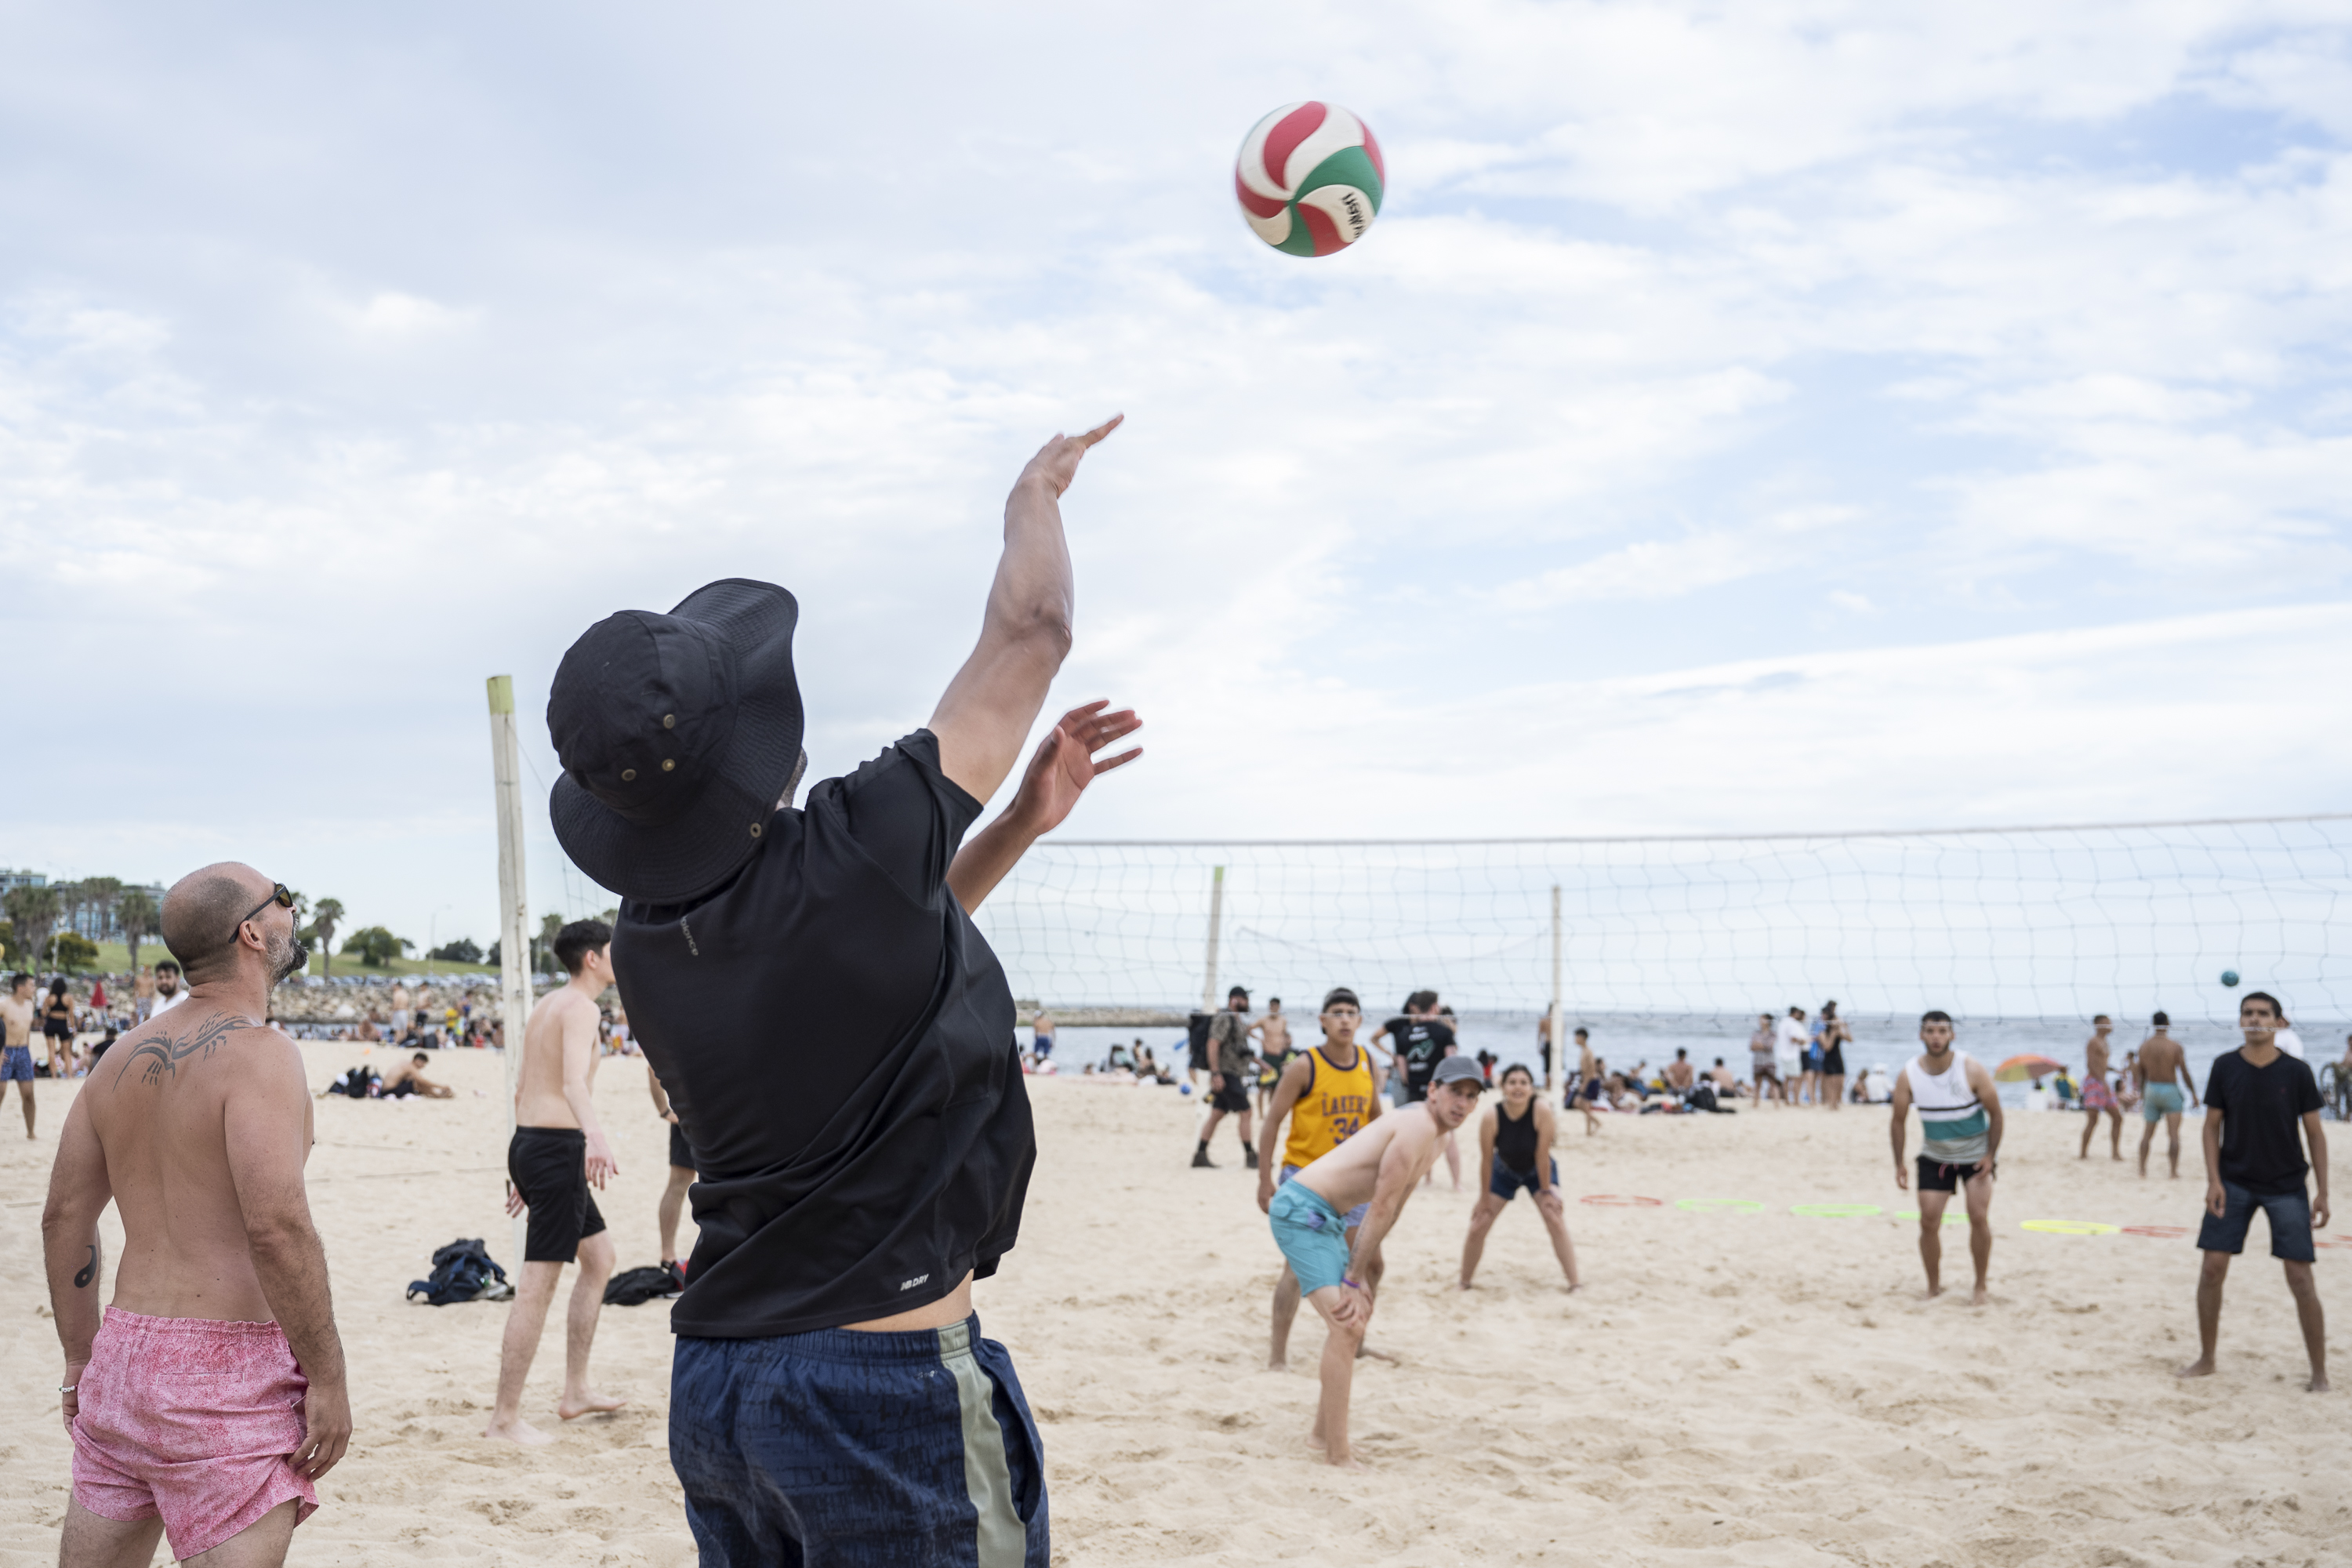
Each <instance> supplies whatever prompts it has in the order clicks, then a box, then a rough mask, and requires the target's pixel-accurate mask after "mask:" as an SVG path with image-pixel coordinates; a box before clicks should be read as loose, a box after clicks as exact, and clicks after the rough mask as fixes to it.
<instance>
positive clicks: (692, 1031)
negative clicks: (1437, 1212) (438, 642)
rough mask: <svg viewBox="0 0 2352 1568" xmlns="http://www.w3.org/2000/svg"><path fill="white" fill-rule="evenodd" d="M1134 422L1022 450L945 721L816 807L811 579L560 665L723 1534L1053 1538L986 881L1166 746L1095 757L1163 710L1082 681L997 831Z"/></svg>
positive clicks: (618, 620)
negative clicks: (1028, 455)
mask: <svg viewBox="0 0 2352 1568" xmlns="http://www.w3.org/2000/svg"><path fill="white" fill-rule="evenodd" d="M1116 426H1118V420H1117V419H1113V420H1111V421H1110V422H1109V423H1108V424H1106V425H1103V426H1099V427H1097V428H1096V429H1094V430H1090V431H1088V432H1087V433H1086V434H1085V435H1083V436H1079V437H1059V436H1057V437H1055V438H1054V439H1053V440H1051V441H1049V442H1047V443H1046V444H1045V447H1044V448H1043V449H1042V450H1040V451H1039V452H1038V454H1037V455H1036V457H1034V458H1032V459H1031V460H1030V462H1029V464H1028V466H1027V467H1026V468H1024V469H1023V470H1022V474H1021V478H1020V479H1019V480H1018V481H1017V482H1016V483H1015V484H1014V486H1013V493H1012V496H1011V498H1010V499H1009V500H1007V501H1006V503H1005V510H1004V553H1003V558H1002V560H1001V561H1000V562H999V563H998V565H997V569H996V577H995V581H994V584H992V587H991V588H990V590H989V595H988V605H987V610H986V613H985V615H984V616H983V619H982V627H981V636H980V641H979V644H978V646H977V647H975V648H974V649H973V650H972V653H971V657H970V658H967V659H966V660H965V661H964V665H963V668H961V670H959V671H958V672H957V673H956V676H955V678H954V679H952V680H951V681H950V682H949V684H948V689H947V692H946V694H945V695H944V696H943V697H941V698H940V703H939V706H938V708H937V709H936V710H934V711H933V713H932V715H931V720H930V722H929V725H928V726H926V727H925V728H923V729H920V730H918V731H915V732H914V733H913V734H911V735H908V737H906V738H905V739H904V740H901V741H899V742H898V743H897V744H895V745H892V746H890V747H888V748H887V749H886V750H885V751H884V752H882V753H881V755H879V756H877V757H876V758H874V759H873V760H871V761H869V762H867V763H864V764H862V765H861V766H859V767H858V768H857V769H856V772H854V773H851V774H849V776H847V777H846V778H837V779H826V780H824V781H823V782H822V783H820V784H816V785H815V786H814V787H813V788H812V789H811V790H810V791H809V792H808V798H807V802H806V804H805V805H804V806H803V807H801V808H798V809H795V808H794V807H793V795H794V792H795V791H796V790H797V789H798V787H799V784H800V778H801V773H802V770H803V767H804V766H805V765H806V762H807V757H806V754H805V753H804V752H803V751H802V750H801V724H802V714H801V702H800V691H799V687H798V685H797V682H796V680H795V677H794V674H793V656H792V633H793V622H794V620H795V617H796V616H797V614H798V606H797V605H796V604H795V603H794V601H793V596H792V595H790V594H787V593H786V592H784V591H783V590H782V588H778V587H775V586H772V585H771V584H764V583H756V582H749V581H744V580H740V579H729V580H727V581H723V582H719V583H713V584H709V586H707V587H704V588H702V589H700V590H698V591H697V592H696V593H694V594H691V595H688V597H687V598H686V599H685V601H684V602H683V603H681V604H679V605H677V608H676V609H674V610H673V611H671V612H670V613H669V614H668V615H667V616H658V615H653V614H650V613H646V612H639V611H626V612H624V613H622V614H620V615H616V616H611V617H610V618H608V619H606V620H604V621H602V622H600V623H598V624H597V625H596V626H593V627H591V628H589V630H588V632H587V633H586V634H585V635H584V636H583V637H581V639H580V640H579V641H578V642H577V643H575V644H573V645H572V649H571V651H570V652H569V653H567V654H566V655H565V656H564V658H563V663H562V667H561V668H559V669H558V671H557V672H556V678H555V683H554V687H553V689H552V691H551V695H550V697H549V700H548V727H549V730H550V731H551V733H552V736H553V739H554V742H555V748H556V752H557V755H558V756H559V757H560V758H561V759H562V763H563V768H564V773H563V777H562V778H561V779H559V780H558V781H557V783H556V786H555V791H554V798H553V800H552V802H551V811H552V814H553V817H554V823H555V830H556V835H557V837H559V838H560V839H562V843H563V847H564V848H565V850H566V851H567V852H569V853H570V855H571V856H572V860H573V861H574V862H575V863H576V864H577V865H579V867H580V868H582V869H583V870H584V871H586V872H587V873H588V874H589V875H590V876H592V877H593V878H594V879H596V880H597V881H599V882H601V883H603V884H604V886H605V887H607V888H610V889H613V890H614V891H615V892H617V893H619V894H620V895H621V896H622V900H623V901H622V904H621V918H620V923H619V925H618V927H617V928H616V929H615V931H614V942H613V963H614V972H615V977H616V979H617V980H618V983H619V984H620V988H621V996H622V1000H623V1003H624V1005H625V1006H626V1008H627V1010H628V1015H629V1021H630V1023H631V1025H632V1026H633V1027H634V1028H635V1030H636V1033H637V1036H638V1038H639V1039H640V1040H641V1041H642V1043H643V1045H644V1047H645V1053H646V1058H647V1059H648V1061H649V1062H650V1063H651V1065H652V1067H653V1068H654V1070H655V1071H656V1073H658V1074H659V1075H660V1078H661V1081H662V1087H663V1088H664V1089H665V1090H666V1091H667V1093H668V1095H669V1099H670V1102H671V1104H672V1105H673V1106H674V1107H675V1108H676V1109H677V1112H678V1115H679V1116H680V1118H681V1119H682V1120H683V1121H684V1122H685V1124H686V1126H687V1127H688V1130H689V1133H688V1136H689V1139H690V1142H692V1145H693V1151H692V1152H693V1154H694V1163H695V1168H696V1171H697V1172H698V1175H699V1178H700V1179H699V1180H698V1182H697V1183H696V1184H695V1186H694V1188H693V1192H692V1202H693V1205H694V1217H695V1222H696V1224H697V1225H698V1226H699V1227H700V1235H699V1237H698V1239H697V1241H696V1243H695V1247H694V1253H693V1257H692V1258H691V1260H690V1261H689V1264H688V1273H687V1279H688V1284H687V1288H686V1291H685V1293H684V1294H683V1295H681V1296H680V1297H679V1298H678V1300H677V1306H676V1307H675V1309H674V1310H673V1311H672V1313H671V1320H670V1321H671V1327H672V1329H673V1330H674V1331H676V1332H677V1335H678V1342H677V1354H676V1359H675V1363H674V1366H673V1370H672V1379H671V1395H670V1429H669V1446H670V1458H671V1463H672V1464H673V1465H674V1466H675V1467H676V1468H677V1474H678V1479H679V1480H680V1481H682V1482H683V1483H684V1485H685V1489H686V1505H687V1518H688V1522H689V1523H690V1524H691V1525H692V1527H693V1530H694V1535H695V1540H696V1542H697V1543H698V1545H699V1546H700V1548H701V1552H702V1561H703V1562H704V1563H706V1564H709V1563H728V1564H733V1563H762V1564H768V1563H786V1562H801V1561H804V1560H805V1561H813V1562H814V1561H823V1562H825V1563H839V1564H842V1565H844V1568H855V1565H858V1564H866V1563H918V1562H919V1563H964V1564H971V1565H972V1568H994V1565H996V1564H999V1563H1008V1564H1009V1563H1029V1564H1036V1565H1039V1568H1042V1565H1043V1564H1044V1563H1045V1562H1046V1561H1047V1559H1048V1556H1049V1547H1048V1538H1047V1526H1046V1509H1045V1476H1044V1471H1043V1463H1042V1457H1041V1454H1040V1451H1039V1447H1038V1441H1037V1435H1036V1426H1035V1424H1034V1421H1032V1419H1031V1418H1030V1415H1029V1410H1028V1405H1027V1401H1026V1400H1025V1399H1024V1396H1023V1394H1022V1392H1021V1385H1020V1383H1019V1380H1018V1379H1017V1378H1016V1377H1015V1376H1014V1374H1013V1365H1012V1362H1011V1360H1010V1358H1009V1357H1007V1355H1006V1354H1005V1352H1004V1349H1003V1346H1002V1345H998V1344H996V1343H994V1342H990V1341H987V1340H983V1339H982V1338H981V1336H980V1321H979V1319H978V1318H977V1317H976V1316H974V1314H973V1312H972V1306H971V1291H972V1280H973V1279H979V1278H985V1277H986V1276H988V1275H990V1274H992V1273H993V1272H995V1269H996V1265H997V1260H998V1259H999V1258H1001V1257H1002V1256H1003V1254H1004V1252H1005V1251H1006V1250H1008V1249H1009V1248H1010V1247H1012V1245H1013V1237H1014V1235H1015V1232H1016V1231H1017V1229H1018V1227H1019V1223H1020V1217H1021V1205H1022V1200H1023V1197H1024V1193H1025V1191H1026V1188H1027V1185H1028V1178H1029V1171H1030V1166H1031V1164H1032V1163H1033V1161H1034V1156H1035V1144H1034V1136H1033V1133H1032V1129H1031V1124H1030V1120H1029V1105H1028V1100H1027V1095H1026V1090H1025V1089H1024V1084H1023V1080H1022V1077H1021V1070H1020V1064H1019V1060H1018V1057H1017V1053H1016V1047H1015V1044H1014V1039H1013V995H1012V991H1011V988H1010V987H1009V986H1008V984H1006V982H1005V978H1004V973H1003V970H1002V969H1001V968H1000V967H999V966H998V964H997V962H996V959H995V956H994V954H992V952H990V951H989V949H988V944H987V943H986V942H984V941H982V938H981V935H980V932H979V931H978V930H977V929H976V928H975V927H974V926H973V925H972V922H971V910H973V909H975V908H977V907H978V905H979V903H980V901H981V900H982V899H983V898H985V897H986V896H987V894H988V892H989V890H990V889H992V888H993V887H994V886H995V885H996V883H997V881H998V880H999V879H1001V878H1002V877H1003V875H1004V873H1005V872H1006V871H1008V870H1010V869H1011V868H1012V867H1013V863H1014V862H1015V861H1016V860H1018V859H1019V858H1020V857H1021V855H1022V854H1023V853H1024V851H1025V850H1026V849H1027V848H1028V847H1029V845H1030V843H1031V842H1032V841H1033V840H1034V839H1035V838H1036V837H1037V836H1038V835H1039V834H1041V833H1044V832H1046V831H1049V830H1050V829H1051V828H1053V827H1054V826H1056V825H1057V824H1059V823H1060V822H1061V820H1062V819H1063V818H1064V817H1065V816H1067V815H1068V814H1069V811H1070V809H1071V807H1072V806H1073V805H1076V801H1077V797H1078V795H1079V794H1080V792H1082V791H1083V790H1084V789H1085V788H1086V786H1087V783H1088V782H1089V781H1090V780H1092V779H1093V778H1095V777H1096V776H1097V775H1099V774H1100V773H1105V772H1108V770H1109V769H1111V768H1114V767H1118V766H1119V765H1120V764H1122V763H1126V762H1128V761H1130V760H1131V759H1132V758H1134V757H1135V756H1136V755H1137V754H1138V752H1135V751H1132V750H1130V751H1129V752H1124V753H1122V754H1120V755H1118V756H1114V757H1110V758H1108V759H1106V760H1104V761H1101V762H1096V761H1094V760H1093V758H1094V753H1095V752H1097V751H1099V750H1102V749H1103V748H1105V747H1107V746H1108V745H1110V744H1111V743H1113V742H1116V741H1118V740H1119V739H1120V738H1122V737H1123V736H1126V735H1128V734H1129V733H1131V732H1132V731H1134V730H1135V729H1136V728H1137V727H1138V724H1139V721H1138V720H1137V719H1136V717H1135V715H1134V714H1133V713H1131V712H1125V711H1121V712H1106V711H1104V710H1105V708H1106V707H1107V706H1108V705H1107V704H1105V703H1100V702H1097V703H1090V704H1088V705H1087V706H1086V707H1084V708H1079V709H1076V710H1072V711H1071V712H1070V713H1068V714H1066V715H1065V716H1064V717H1063V719H1062V721H1061V722H1060V723H1059V724H1058V725H1056V726H1055V729H1054V730H1053V731H1052V732H1051V733H1049V734H1048V735H1047V736H1046V738H1045V743H1044V744H1043V745H1041V746H1040V747H1039V748H1038V750H1037V752H1036V754H1035V755H1034V758H1033V759H1032V760H1031V762H1030V764H1029V768H1028V771H1027V773H1025V774H1024V777H1023V779H1022V783H1021V785H1020V788H1019V791H1018V792H1017V794H1016V795H1015V797H1014V800H1013V805H1012V806H1011V807H1009V808H1008V809H1007V810H1006V811H1005V812H1004V814H1003V816H999V817H998V818H997V819H996V820H995V821H994V822H992V823H991V824H990V825H989V826H987V827H986V828H984V829H983V830H982V831H981V832H980V833H978V834H976V835H975V836H974V837H972V838H971V841H970V842H969V843H965V842H963V835H964V833H965V831H966V830H967V829H968V828H970V827H971V824H972V822H973V821H974V820H975V819H976V818H977V817H978V816H979V815H980V813H981V809H982V803H983V802H984V801H986V800H987V799H988V797H989V796H990V795H993V794H994V793H995V792H996V789H997V787H998V785H1000V784H1003V781H1004V779H1005V777H1006V775H1007V774H1008V773H1011V772H1012V769H1013V763H1015V761H1017V760H1018V758H1019V755H1020V748H1021V744H1022V740H1023V738H1024V736H1025V735H1026V734H1027V733H1028V731H1029V727H1030V725H1031V724H1032V723H1034V721H1035V720H1036V716H1037V712H1038V710H1039V709H1040V707H1041V706H1042V705H1043V704H1044V701H1045V692H1046V689H1047V687H1048V686H1049V685H1050V684H1051V682H1052V680H1053V678H1054V675H1055V671H1056V670H1057V669H1058V668H1060V665H1061V662H1062V659H1063V658H1064V656H1065V655H1066V653H1067V651H1068V649H1069V644H1070V626H1071V586H1070V565H1069V555H1068V552H1067V550H1066V547H1065V545H1064V542H1063V538H1062V523H1061V513H1060V509H1059V505H1058V500H1059V498H1060V496H1061V494H1062V492H1063V491H1064V490H1066V489H1067V488H1068V487H1069V484H1070V481H1071V480H1072V479H1074V478H1076V473H1077V468H1078V463H1079V460H1080V458H1083V457H1084V456H1085V454H1086V452H1087V448H1089V447H1092V446H1094V445H1095V444H1096V443H1097V442H1098V441H1100V440H1101V439H1102V438H1103V437H1106V436H1108V435H1109V434H1110V432H1111V430H1112V429H1113V428H1115V427H1116Z"/></svg>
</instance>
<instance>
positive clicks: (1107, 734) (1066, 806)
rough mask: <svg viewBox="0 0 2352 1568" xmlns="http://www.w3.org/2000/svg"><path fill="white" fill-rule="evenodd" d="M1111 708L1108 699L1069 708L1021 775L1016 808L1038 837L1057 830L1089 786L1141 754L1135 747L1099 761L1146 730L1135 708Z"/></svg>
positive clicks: (1139, 749)
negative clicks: (1114, 746)
mask: <svg viewBox="0 0 2352 1568" xmlns="http://www.w3.org/2000/svg"><path fill="white" fill-rule="evenodd" d="M1109 707H1110V701H1109V700H1108V698H1106V699H1104V700H1099V701H1095V702H1089V703H1087V705H1086V706H1085V707H1083V708H1073V709H1071V710H1069V711H1068V712H1067V713H1065V714H1063V715H1062V721H1061V722H1060V723H1058V724H1056V725H1055V726H1054V728H1053V730H1052V731H1051V732H1050V733H1048V734H1047V735H1046V737H1045V742H1044V743H1043V744H1041V745H1040V746H1038V748H1037V753H1036V755H1034V756H1033V757H1031V758H1030V759H1029V771H1028V772H1027V773H1024V774H1023V775H1022V778H1021V792H1020V794H1019V795H1017V796H1016V797H1015V798H1014V800H1013V811H1014V813H1015V814H1017V815H1018V816H1020V817H1021V818H1022V819H1023V822H1024V825H1025V826H1029V827H1031V828H1032V829H1033V830H1034V832H1037V833H1051V832H1052V831H1054V829H1055V828H1056V827H1059V826H1061V825H1062V821H1063V819H1064V818H1065V817H1066V816H1069V815H1070V811H1071V808H1072V807H1074V806H1076V805H1077V804H1078V796H1080V795H1084V794H1085V793H1086V789H1087V785H1088V784H1092V783H1094V781H1095V780H1096V779H1097V778H1099V777H1101V776H1102V775H1103V774H1105V773H1108V772H1110V771H1111V769H1113V768H1120V767H1125V766H1126V765H1127V764H1128V763H1131V762H1133V761H1135V759H1136V758H1138V757H1139V756H1141V755H1143V748H1142V747H1140V746H1131V747H1129V749H1128V750H1126V751H1124V752H1120V753H1119V754H1118V755H1117V756H1115V757H1106V758H1104V759H1102V760H1101V761H1100V762H1097V761H1096V760H1095V753H1096V752H1099V751H1101V750H1102V749H1103V748H1104V747H1106V746H1109V745H1111V744H1114V743H1115V742H1118V741H1121V740H1123V739H1125V738H1126V737H1127V736H1129V735H1132V734H1133V733H1135V731H1138V730H1139V729H1141V728H1142V727H1143V721H1142V720H1140V719H1139V718H1137V717H1136V716H1135V710H1133V709H1131V708H1122V709H1119V710H1118V711H1117V712H1106V711H1104V710H1106V709H1108V708H1109Z"/></svg>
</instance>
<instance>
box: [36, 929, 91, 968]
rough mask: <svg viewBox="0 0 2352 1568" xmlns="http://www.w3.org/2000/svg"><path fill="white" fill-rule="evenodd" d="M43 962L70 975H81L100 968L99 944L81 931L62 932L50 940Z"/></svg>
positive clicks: (43, 955)
mask: <svg viewBox="0 0 2352 1568" xmlns="http://www.w3.org/2000/svg"><path fill="white" fill-rule="evenodd" d="M41 962H42V963H46V964H47V965H48V966H49V967H50V968H52V969H60V970H63V971H64V972H65V973H68V974H79V973H81V972H82V971H84V970H86V969H95V968H97V967H98V943H96V942H92V941H90V940H89V938H88V937H86V936H84V935H82V934H81V933H80V932H79V931H59V932H58V934H57V935H55V936H53V937H51V938H50V939H49V945H48V947H47V949H46V950H45V951H44V952H42V954H41Z"/></svg>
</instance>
